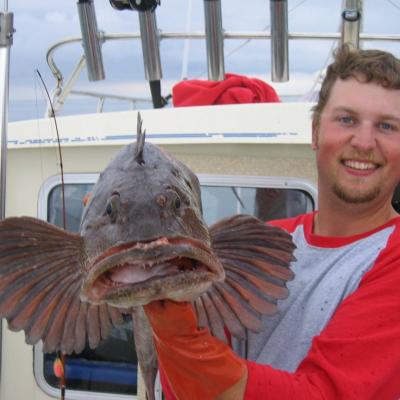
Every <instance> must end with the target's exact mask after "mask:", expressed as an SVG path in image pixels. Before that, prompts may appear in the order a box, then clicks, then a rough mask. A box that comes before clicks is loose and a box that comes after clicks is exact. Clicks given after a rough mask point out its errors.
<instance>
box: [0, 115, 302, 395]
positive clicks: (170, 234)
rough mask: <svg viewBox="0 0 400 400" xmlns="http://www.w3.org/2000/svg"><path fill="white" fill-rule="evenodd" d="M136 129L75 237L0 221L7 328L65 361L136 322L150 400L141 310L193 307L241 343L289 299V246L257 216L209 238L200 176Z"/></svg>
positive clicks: (218, 228)
mask: <svg viewBox="0 0 400 400" xmlns="http://www.w3.org/2000/svg"><path fill="white" fill-rule="evenodd" d="M141 125H142V123H141V120H140V118H139V119H138V138H137V144H131V145H128V146H126V147H124V148H123V149H121V150H120V151H119V152H118V153H117V154H116V155H115V157H114V158H113V159H112V160H111V161H110V163H109V165H108V166H107V168H106V169H105V170H104V171H103V172H102V174H101V175H100V177H99V180H98V182H97V183H96V185H95V187H94V189H93V192H92V194H91V196H90V200H89V203H88V204H87V206H86V207H85V210H84V213H83V216H82V222H81V227H80V232H79V233H78V234H75V233H70V232H66V231H64V230H63V229H60V228H57V227H55V226H54V225H51V224H48V223H46V222H44V221H40V220H38V219H36V218H31V217H12V218H7V219H5V220H3V221H0V317H2V318H6V319H7V321H8V323H9V327H10V328H11V329H12V330H16V331H18V330H24V332H25V336H26V341H27V343H29V344H35V343H36V342H38V341H39V340H42V341H43V348H44V351H47V352H53V351H56V350H60V351H61V352H62V353H64V354H70V353H72V352H76V353H79V352H81V351H82V350H83V348H84V347H85V343H86V342H87V343H89V345H90V347H91V348H95V347H96V346H97V345H98V344H99V342H100V341H101V340H103V339H105V338H107V336H108V335H109V333H110V331H111V328H112V327H113V326H118V325H119V324H121V323H122V322H123V314H124V313H129V314H131V315H132V319H133V330H134V337H135V345H136V350H137V354H138V360H139V364H140V369H141V371H142V373H143V375H144V381H145V385H146V392H147V397H148V400H153V399H154V381H155V377H156V370H157V360H156V352H155V349H154V344H153V341H152V335H151V329H150V326H149V324H148V321H147V319H146V316H145V314H144V313H143V310H142V307H141V305H144V304H147V303H149V302H151V301H154V300H157V299H165V298H169V299H173V300H177V301H192V302H193V304H194V307H195V309H196V312H197V315H198V318H199V324H200V325H201V326H207V327H208V328H209V329H210V331H211V332H212V334H213V335H215V336H217V337H219V338H220V339H221V340H226V337H225V331H226V328H227V329H228V330H229V331H230V333H231V334H232V335H233V336H235V337H237V338H238V339H245V337H246V330H247V329H250V330H252V331H255V332H258V331H260V329H261V317H262V316H263V315H270V314H273V313H275V312H276V311H277V306H276V304H277V301H278V300H279V299H283V298H285V297H286V296H287V295H288V292H287V288H286V282H287V281H288V280H290V279H292V278H293V273H292V272H291V270H290V269H289V264H290V262H291V261H292V260H293V255H292V254H293V250H294V245H293V243H292V240H291V237H290V235H289V234H287V233H286V232H284V231H282V230H280V229H278V228H274V227H271V226H268V225H266V224H265V223H263V222H262V221H260V220H258V219H257V218H254V217H252V216H246V215H236V216H232V217H230V218H227V219H224V220H222V221H219V222H218V223H217V224H215V225H213V226H211V227H210V228H208V227H207V226H206V224H205V222H204V220H203V218H202V206H201V198H200V185H199V181H198V179H197V177H196V175H195V174H194V173H193V172H192V171H191V170H190V169H189V168H187V167H186V166H185V165H184V164H182V163H181V162H179V161H178V160H175V159H174V158H173V157H172V156H170V155H169V154H168V153H166V152H165V151H164V150H162V149H160V148H159V147H157V146H154V145H152V144H150V143H146V142H145V135H144V132H142V128H141Z"/></svg>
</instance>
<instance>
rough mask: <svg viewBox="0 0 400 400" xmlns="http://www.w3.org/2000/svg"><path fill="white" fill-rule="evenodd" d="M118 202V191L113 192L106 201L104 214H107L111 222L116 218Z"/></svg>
mask: <svg viewBox="0 0 400 400" xmlns="http://www.w3.org/2000/svg"><path fill="white" fill-rule="evenodd" d="M119 203H120V196H119V193H113V194H112V196H111V197H110V199H109V200H108V202H107V205H106V210H105V215H108V217H109V218H110V220H111V222H115V221H116V219H117V215H118V209H119Z"/></svg>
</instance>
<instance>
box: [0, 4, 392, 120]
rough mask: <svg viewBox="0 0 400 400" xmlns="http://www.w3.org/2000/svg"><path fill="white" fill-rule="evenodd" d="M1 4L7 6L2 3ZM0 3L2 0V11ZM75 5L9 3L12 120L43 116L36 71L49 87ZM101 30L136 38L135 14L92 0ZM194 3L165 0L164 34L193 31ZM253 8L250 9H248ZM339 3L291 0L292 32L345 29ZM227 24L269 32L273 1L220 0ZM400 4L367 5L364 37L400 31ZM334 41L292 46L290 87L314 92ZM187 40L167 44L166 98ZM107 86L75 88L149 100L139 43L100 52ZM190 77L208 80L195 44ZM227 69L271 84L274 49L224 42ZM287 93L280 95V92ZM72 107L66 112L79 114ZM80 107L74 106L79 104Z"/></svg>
mask: <svg viewBox="0 0 400 400" xmlns="http://www.w3.org/2000/svg"><path fill="white" fill-rule="evenodd" d="M3 1H4V0H3ZM3 1H1V0H0V5H2V3H3ZM76 3H77V2H76V0H55V1H49V0H8V9H9V11H11V12H13V13H14V27H15V29H16V32H15V35H14V44H13V46H12V48H11V85H10V99H11V104H10V120H16V119H27V118H32V117H35V116H42V115H43V112H44V110H43V91H42V89H41V88H40V84H39V81H38V78H37V76H36V75H35V70H36V69H38V70H39V71H40V72H41V74H42V75H43V77H44V79H45V81H46V84H47V85H48V86H49V89H52V88H53V87H54V79H53V78H52V75H51V74H50V71H49V69H48V66H47V64H46V51H47V49H48V48H49V46H51V45H52V44H54V43H56V42H57V41H59V40H62V39H64V38H67V37H74V36H79V35H80V28H79V19H78V13H77V5H76ZM94 3H95V6H96V15H97V22H98V27H99V29H100V30H102V31H104V32H105V33H108V34H109V33H117V32H121V33H127V32H138V31H139V26H138V16H137V13H136V12H132V11H117V10H115V9H113V8H112V7H111V6H110V4H109V1H108V0H95V1H94ZM189 3H190V1H189V0H162V4H161V7H158V8H157V23H158V28H159V29H161V30H162V31H164V32H177V31H185V30H186V27H187V25H188V7H189ZM249 4H251V5H250V6H249ZM341 4H342V0H288V5H289V31H290V32H337V31H338V29H339V26H340V12H341ZM222 11H223V26H224V29H225V30H226V31H258V30H269V18H270V13H269V1H267V0H250V1H244V0H222ZM399 20H400V0H364V20H363V31H364V32H367V33H379V34H382V33H388V34H389V33H399V30H398V27H399ZM189 24H190V29H191V30H193V31H203V30H204V11H203V1H201V0H193V2H192V13H191V18H190V19H189ZM334 45H335V44H334V43H332V42H330V41H300V40H296V41H293V42H291V44H290V47H289V61H290V74H291V78H292V80H293V82H294V81H295V80H296V81H298V80H299V79H300V78H301V77H302V76H303V75H304V76H305V77H306V78H307V80H306V86H304V85H303V87H302V91H305V92H306V91H307V90H308V89H311V86H312V80H310V79H309V78H310V77H313V76H315V75H316V74H317V73H318V71H319V70H320V69H322V68H323V67H324V66H325V65H326V63H327V62H328V60H329V54H330V52H331V50H332V46H334ZM364 47H380V48H385V49H388V50H390V51H392V52H394V53H395V54H396V55H397V56H400V45H399V44H395V43H382V42H380V43H376V42H375V43H372V44H365V45H364ZM183 49H184V42H183V41H171V40H163V41H162V43H161V58H162V67H163V77H164V82H163V94H164V95H165V94H167V93H166V92H168V91H169V88H170V86H171V84H172V83H173V82H177V81H179V80H180V79H181V78H182V70H183V69H182V54H183ZM102 51H103V58H104V65H105V70H106V77H107V79H106V81H103V82H94V83H89V82H88V81H87V76H86V71H84V72H83V74H82V77H81V79H80V81H79V83H78V85H77V87H76V88H77V89H90V90H94V91H98V92H99V91H100V92H111V91H112V90H116V91H117V92H118V93H120V94H123V93H129V95H132V96H139V97H142V96H146V97H149V93H148V89H147V85H146V84H143V82H144V72H143V62H142V53H141V47H140V43H139V41H118V42H107V43H105V44H104V45H103V46H102ZM81 53H82V48H81V46H80V45H78V44H74V45H70V46H68V47H64V48H62V49H60V50H59V51H58V52H57V53H56V55H55V60H56V63H57V64H58V65H59V66H60V67H61V69H62V71H63V73H64V77H65V79H67V77H68V76H69V74H70V72H71V70H72V68H73V67H74V66H75V65H76V63H77V62H78V60H79V58H80V54H81ZM189 60H190V62H189V64H188V70H187V78H189V79H191V78H199V77H200V78H206V77H207V74H206V71H207V66H206V54H205V43H204V42H203V41H200V40H192V41H191V42H190V45H189ZM225 70H226V72H234V73H239V74H244V75H248V76H258V77H261V78H263V79H265V80H267V81H268V80H270V46H269V43H268V42H267V41H260V40H253V41H250V42H245V41H239V40H226V41H225ZM282 90H283V89H282ZM77 104H80V106H79V107H80V108H81V110H80V111H81V112H82V110H83V111H90V109H89V108H88V107H92V111H94V106H93V105H92V104H91V105H90V106H89V105H86V103H85V105H83V102H82V101H81V102H78V103H77ZM73 107H74V106H73V105H72V104H71V105H69V109H68V105H67V107H66V112H68V110H69V111H74V109H73ZM75 107H76V106H75Z"/></svg>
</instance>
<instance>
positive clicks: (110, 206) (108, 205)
mask: <svg viewBox="0 0 400 400" xmlns="http://www.w3.org/2000/svg"><path fill="white" fill-rule="evenodd" d="M112 212H113V208H112V205H111V204H110V203H108V204H107V207H106V213H107V214H108V215H111V214H112Z"/></svg>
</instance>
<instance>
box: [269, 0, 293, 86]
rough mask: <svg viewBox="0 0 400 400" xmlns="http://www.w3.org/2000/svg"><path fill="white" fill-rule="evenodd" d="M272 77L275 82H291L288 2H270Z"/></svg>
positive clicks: (271, 0) (281, 0)
mask: <svg viewBox="0 0 400 400" xmlns="http://www.w3.org/2000/svg"><path fill="white" fill-rule="evenodd" d="M270 9H271V76H272V81H273V82H287V81H288V80H289V51H288V48H289V34H288V5H287V0H270Z"/></svg>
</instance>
